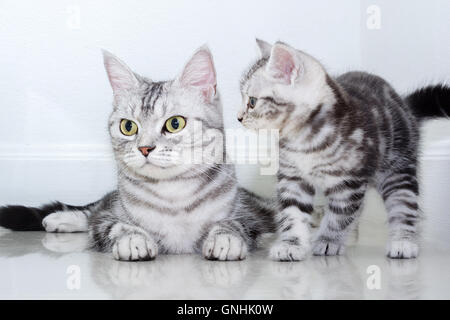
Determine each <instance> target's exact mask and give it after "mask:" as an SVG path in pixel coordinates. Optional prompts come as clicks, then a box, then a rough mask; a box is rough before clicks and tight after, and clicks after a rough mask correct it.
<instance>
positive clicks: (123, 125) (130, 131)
mask: <svg viewBox="0 0 450 320" xmlns="http://www.w3.org/2000/svg"><path fill="white" fill-rule="evenodd" d="M137 131H138V127H137V124H136V123H134V122H133V121H131V120H128V119H122V121H120V132H122V133H123V134H124V135H126V136H133V135H135V134H136V133H137Z"/></svg>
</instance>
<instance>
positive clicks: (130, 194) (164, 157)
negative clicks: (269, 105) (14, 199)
mask: <svg viewBox="0 0 450 320" xmlns="http://www.w3.org/2000/svg"><path fill="white" fill-rule="evenodd" d="M104 63H105V68H106V71H107V74H108V77H109V81H110V83H111V86H112V89H113V93H114V102H113V112H112V114H111V116H110V118H109V132H110V136H111V143H112V147H113V150H114V155H115V159H116V163H117V167H118V188H117V190H115V191H113V192H111V193H109V194H107V195H106V196H104V197H103V198H102V199H100V200H99V201H97V202H95V203H92V204H89V205H86V206H81V207H76V206H69V205H65V204H62V203H59V202H57V203H53V204H49V205H46V206H43V207H41V208H29V207H23V206H8V207H4V208H2V209H1V210H0V225H1V226H4V227H7V228H11V229H13V230H43V229H44V228H45V230H46V231H48V232H77V231H89V235H90V238H91V240H92V243H93V246H94V247H95V248H97V249H98V250H100V251H106V252H112V253H113V255H114V258H116V259H118V260H150V259H153V258H155V256H156V255H157V254H158V252H159V253H192V252H200V251H202V252H203V255H204V256H205V257H206V258H207V259H213V260H214V259H218V260H240V259H243V258H245V256H246V254H247V251H248V250H249V249H252V248H254V247H255V244H256V237H257V236H258V235H260V234H261V233H264V232H271V231H272V232H273V230H274V221H273V218H274V211H273V210H272V209H271V208H270V204H269V203H267V202H266V200H264V199H262V198H259V197H258V196H256V195H254V194H252V193H250V192H249V191H246V190H244V189H242V188H240V187H238V185H237V182H236V177H235V171H234V167H233V165H230V164H225V163H224V159H225V152H224V148H223V145H224V141H223V137H224V129H223V119H222V106H221V103H220V98H219V94H218V93H217V91H216V72H215V68H214V64H213V59H212V56H211V53H210V51H209V50H208V48H206V47H202V48H200V49H199V50H198V51H197V52H196V53H195V54H194V55H193V57H192V58H191V59H190V60H189V61H188V63H187V64H186V66H185V67H184V69H183V71H182V72H181V73H180V75H179V76H178V77H177V78H176V79H175V80H172V81H164V82H157V81H152V80H150V79H147V78H144V77H142V76H139V75H137V74H135V73H133V72H132V71H131V70H130V69H129V68H128V67H127V66H126V65H125V64H124V63H123V62H122V61H120V60H119V59H118V58H116V57H115V56H113V55H112V54H110V53H108V52H104ZM199 133H200V134H199Z"/></svg>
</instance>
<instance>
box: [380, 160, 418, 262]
mask: <svg viewBox="0 0 450 320" xmlns="http://www.w3.org/2000/svg"><path fill="white" fill-rule="evenodd" d="M379 189H380V193H381V195H382V196H383V199H384V203H385V206H386V210H387V214H388V223H389V243H388V246H387V256H388V257H389V258H415V257H417V255H418V254H419V245H418V223H419V221H420V211H419V206H418V202H417V198H418V194H419V187H418V183H417V178H416V174H415V169H406V170H399V171H397V172H396V173H392V174H390V175H388V176H387V177H386V178H385V179H384V180H383V182H382V183H381V184H380V186H379Z"/></svg>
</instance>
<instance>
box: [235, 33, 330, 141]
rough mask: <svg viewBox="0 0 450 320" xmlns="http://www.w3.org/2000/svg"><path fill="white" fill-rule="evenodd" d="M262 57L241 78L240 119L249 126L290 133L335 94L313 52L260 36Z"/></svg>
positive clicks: (256, 128)
mask: <svg viewBox="0 0 450 320" xmlns="http://www.w3.org/2000/svg"><path fill="white" fill-rule="evenodd" d="M256 42H257V44H258V47H259V50H260V53H261V57H260V59H258V60H257V61H256V62H255V63H254V64H253V65H252V66H251V67H250V68H249V69H248V71H246V72H245V73H244V75H243V77H242V79H241V95H242V106H241V108H240V110H239V113H238V120H239V121H241V122H242V124H243V125H244V126H245V127H247V128H249V129H255V130H258V129H263V128H264V129H279V130H280V135H281V136H283V135H287V134H289V133H290V132H292V130H294V129H295V128H298V126H299V125H301V123H302V121H306V119H308V116H309V115H310V114H311V113H312V112H313V111H314V110H315V109H316V108H317V107H318V105H319V104H320V103H322V102H324V101H326V100H327V99H333V94H332V91H331V90H330V88H329V87H328V85H327V83H326V81H327V80H326V79H327V74H326V72H325V70H324V68H323V67H322V66H321V64H320V63H319V62H318V61H317V60H316V59H314V58H313V57H311V56H310V55H308V54H306V53H304V52H301V51H299V50H296V49H294V48H292V47H291V46H289V45H287V44H285V43H282V42H277V43H275V44H274V45H270V44H269V43H267V42H265V41H262V40H258V39H257V40H256Z"/></svg>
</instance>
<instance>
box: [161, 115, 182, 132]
mask: <svg viewBox="0 0 450 320" xmlns="http://www.w3.org/2000/svg"><path fill="white" fill-rule="evenodd" d="M185 126H186V120H185V119H184V118H183V117H182V116H175V117H171V118H169V119H167V121H166V126H165V130H166V131H169V132H170V133H176V132H179V131H181V130H183V128H184V127H185Z"/></svg>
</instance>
